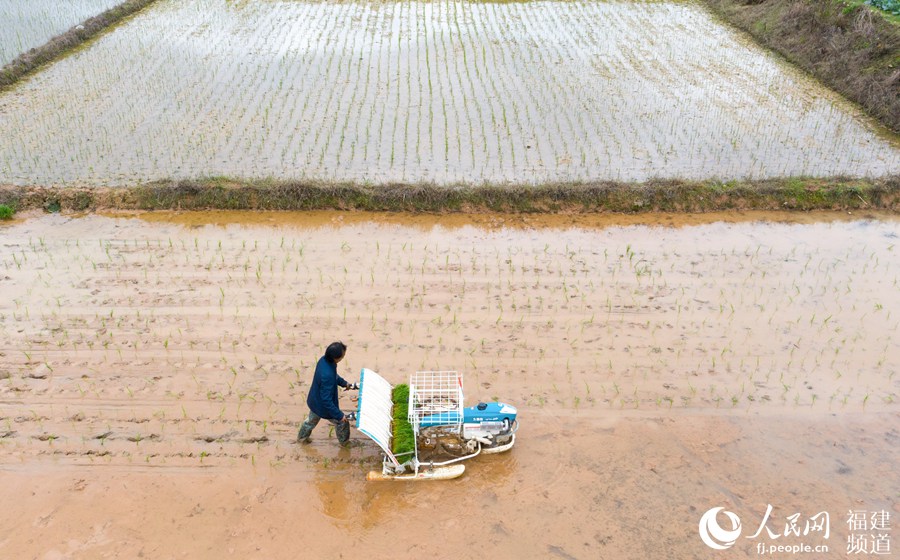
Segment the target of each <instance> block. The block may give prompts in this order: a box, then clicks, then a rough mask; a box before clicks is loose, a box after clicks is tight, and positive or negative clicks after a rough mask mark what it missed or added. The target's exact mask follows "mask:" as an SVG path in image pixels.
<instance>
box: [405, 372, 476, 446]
mask: <svg viewBox="0 0 900 560" xmlns="http://www.w3.org/2000/svg"><path fill="white" fill-rule="evenodd" d="M408 418H409V423H410V424H412V426H413V431H414V432H415V433H416V434H418V433H419V429H420V426H421V424H422V423H423V420H424V419H427V421H426V422H425V425H426V426H428V425H434V424H440V425H442V426H445V427H446V428H447V429H455V430H456V431H457V432H459V431H460V430H461V429H462V423H463V382H462V376H461V375H460V374H459V373H458V372H455V371H417V372H416V373H415V374H413V375H412V376H410V379H409V415H408Z"/></svg>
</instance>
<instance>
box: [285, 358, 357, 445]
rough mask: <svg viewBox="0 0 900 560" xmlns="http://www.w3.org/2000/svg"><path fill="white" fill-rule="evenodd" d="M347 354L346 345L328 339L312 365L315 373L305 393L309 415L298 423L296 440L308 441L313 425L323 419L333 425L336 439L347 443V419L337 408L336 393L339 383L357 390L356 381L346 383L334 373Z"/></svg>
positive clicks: (348, 432)
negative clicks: (306, 393)
mask: <svg viewBox="0 0 900 560" xmlns="http://www.w3.org/2000/svg"><path fill="white" fill-rule="evenodd" d="M346 353H347V345H346V344H344V343H343V342H332V343H331V344H329V345H328V348H327V349H326V350H325V355H324V356H322V357H321V358H319V363H317V364H316V373H315V375H313V380H312V385H310V387H309V395H308V396H307V397H306V404H307V405H308V406H309V416H307V418H306V421H305V422H303V424H302V425H301V426H300V432H299V433H298V434H297V441H298V442H300V443H309V435H310V434H311V433H312V431H313V428H315V427H316V424H318V423H319V420H320V419H322V418H324V419H325V420H328V421H329V422H331V423H332V424H334V426H335V432H337V438H338V442H339V443H340V444H341V445H342V446H346V445H347V444H349V442H350V419H349V418H347V416H346V415H345V414H344V413H343V412H341V409H340V408H338V392H337V388H338V386H339V385H340V386H341V387H343V388H344V390H345V391H346V390H348V389H358V388H359V387H358V386H357V385H356V384H350V383H347V381H345V380H344V379H343V378H342V377H341V376H340V375H338V374H337V365H338V362H340V361H341V360H343V359H344V355H345V354H346Z"/></svg>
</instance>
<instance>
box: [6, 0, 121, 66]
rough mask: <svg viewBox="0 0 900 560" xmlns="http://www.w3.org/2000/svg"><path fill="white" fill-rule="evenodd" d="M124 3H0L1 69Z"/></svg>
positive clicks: (9, 0)
mask: <svg viewBox="0 0 900 560" xmlns="http://www.w3.org/2000/svg"><path fill="white" fill-rule="evenodd" d="M122 1H123V0H66V1H65V2H60V1H59V0H28V1H27V2H23V1H22V0H0V21H2V22H3V25H2V26H0V66H3V65H4V64H8V63H9V62H11V61H12V60H14V59H15V58H16V57H17V56H19V55H20V54H22V53H23V52H25V51H27V50H29V49H33V48H35V47H39V46H41V45H43V44H44V43H46V42H47V41H49V40H50V39H52V38H53V37H55V36H56V35H59V34H60V33H63V32H65V31H67V30H69V28H71V27H72V26H73V25H77V24H78V23H80V22H82V21H84V20H86V19H88V18H90V17H93V16H96V15H99V14H101V13H103V12H104V11H106V10H108V9H110V8H112V7H113V6H115V5H117V4H120V3H121V2H122Z"/></svg>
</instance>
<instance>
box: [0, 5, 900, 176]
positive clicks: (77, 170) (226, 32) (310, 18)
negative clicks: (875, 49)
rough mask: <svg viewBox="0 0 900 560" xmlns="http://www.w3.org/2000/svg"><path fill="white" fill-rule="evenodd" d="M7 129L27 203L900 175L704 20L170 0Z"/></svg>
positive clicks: (44, 87)
mask: <svg viewBox="0 0 900 560" xmlns="http://www.w3.org/2000/svg"><path fill="white" fill-rule="evenodd" d="M0 127H2V129H3V130H5V131H11V132H10V133H7V134H4V135H2V137H0V182H7V183H13V184H45V185H46V184H88V185H110V184H111V185H122V184H130V183H133V182H135V181H146V180H154V179H163V178H185V177H191V178H192V177H198V176H212V175H227V176H234V177H277V178H317V179H329V180H354V181H372V182H390V181H408V182H416V181H434V182H438V183H452V182H459V181H466V182H475V183H480V182H483V181H513V182H517V183H531V182H546V181H566V180H589V179H618V180H629V181H632V180H633V181H643V180H647V179H650V178H654V177H678V178H685V179H708V178H715V177H720V178H727V179H732V178H767V177H781V176H801V175H803V176H820V177H821V176H834V175H850V176H883V175H887V174H891V173H897V172H900V149H898V142H897V139H896V137H894V136H891V135H889V134H886V133H883V132H878V131H877V130H876V129H874V128H873V127H872V125H870V123H868V122H867V121H866V120H865V119H863V118H862V117H861V116H860V114H859V112H858V111H857V110H856V109H854V108H853V107H852V106H850V105H849V104H848V103H846V102H845V101H842V99H841V98H840V97H839V96H837V95H836V94H834V93H833V92H830V91H828V90H826V89H825V88H823V87H822V86H820V85H819V84H817V83H815V82H814V81H812V80H811V79H809V78H808V77H806V76H804V75H803V74H801V73H799V72H798V71H796V70H795V69H793V68H791V67H789V66H787V65H785V64H783V63H782V62H781V61H779V60H778V59H777V58H776V57H774V56H773V55H771V54H770V53H767V52H765V51H764V50H762V49H761V48H759V47H758V46H755V45H754V44H752V43H751V42H749V41H747V40H746V39H745V38H744V37H742V36H740V35H738V34H737V33H736V32H735V31H733V30H732V29H730V28H728V27H726V26H724V25H722V24H721V23H719V22H717V21H716V20H714V19H713V17H712V16H711V15H710V13H708V12H707V11H706V10H705V9H704V8H702V7H701V6H700V5H698V4H696V3H693V2H631V1H609V2H607V1H600V2H527V3H517V2H513V3H496V2H491V3H480V2H449V1H435V2H384V3H382V2H376V3H366V2H274V1H267V2H226V1H225V0H185V1H179V2H175V1H173V0H161V1H160V2H158V3H156V4H154V5H153V6H152V7H151V8H149V9H148V10H145V11H144V12H142V13H141V14H140V15H139V16H137V17H135V18H134V19H133V20H131V21H129V22H128V23H127V24H125V25H122V26H120V27H118V28H117V29H115V30H114V31H112V32H110V33H109V34H106V35H104V36H103V37H101V38H100V39H99V40H97V41H96V42H94V43H92V44H91V45H90V46H89V47H88V48H85V49H83V50H80V51H79V52H77V53H75V54H73V55H71V56H69V57H67V58H65V59H63V60H61V61H59V62H57V63H55V64H54V65H52V66H51V67H49V68H47V69H45V70H43V71H42V72H40V73H39V74H37V75H35V76H33V77H32V78H30V79H28V80H27V81H26V82H24V83H21V84H20V85H19V86H18V87H17V88H15V90H14V91H11V92H7V93H5V94H4V95H2V96H0Z"/></svg>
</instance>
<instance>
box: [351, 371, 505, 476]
mask: <svg viewBox="0 0 900 560" xmlns="http://www.w3.org/2000/svg"><path fill="white" fill-rule="evenodd" d="M394 406H395V403H394V402H393V387H392V386H391V384H390V383H388V382H387V380H385V379H384V378H383V377H381V376H380V375H378V374H377V373H375V372H374V371H372V370H370V369H366V368H363V370H362V372H361V373H360V378H359V400H358V408H357V411H356V415H355V416H356V428H357V429H358V430H359V431H360V432H362V433H363V434H365V435H366V436H368V437H369V438H371V439H372V440H373V441H374V442H375V443H377V444H378V446H379V447H380V448H381V450H382V452H383V453H384V460H383V462H382V470H381V472H377V471H372V472H370V473H369V475H368V477H367V478H368V479H369V480H429V479H430V480H438V479H449V478H456V477H458V476H460V475H461V474H463V472H464V471H465V466H464V465H462V464H461V462H462V461H465V460H467V459H471V458H473V457H475V456H477V455H479V454H490V453H502V452H504V451H508V450H509V449H511V448H512V446H513V444H515V441H516V435H515V434H516V431H517V430H518V426H519V424H518V421H517V420H516V408H515V407H513V406H510V405H508V404H504V403H501V402H490V403H478V404H477V405H476V406H472V407H463V382H462V375H461V374H459V373H457V372H455V371H419V372H416V373H415V374H413V375H411V376H410V380H409V402H408V414H407V417H406V420H408V421H409V423H410V425H411V426H412V432H413V436H414V437H413V441H414V445H413V448H412V450H411V451H406V452H399V453H397V454H395V453H394V451H393V447H392V443H393V438H394V428H395V427H394V425H393V424H394Z"/></svg>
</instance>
